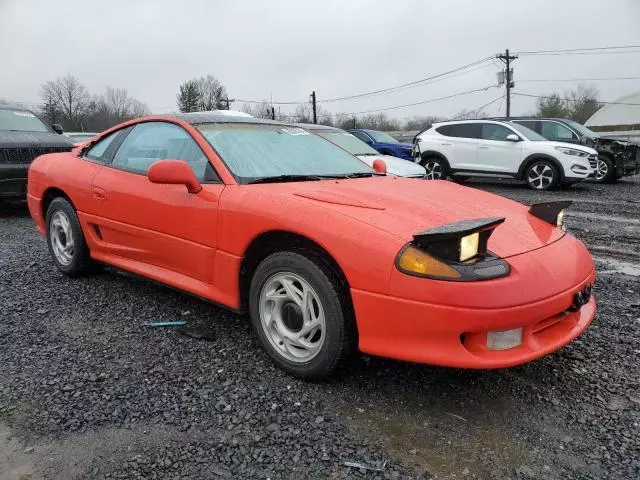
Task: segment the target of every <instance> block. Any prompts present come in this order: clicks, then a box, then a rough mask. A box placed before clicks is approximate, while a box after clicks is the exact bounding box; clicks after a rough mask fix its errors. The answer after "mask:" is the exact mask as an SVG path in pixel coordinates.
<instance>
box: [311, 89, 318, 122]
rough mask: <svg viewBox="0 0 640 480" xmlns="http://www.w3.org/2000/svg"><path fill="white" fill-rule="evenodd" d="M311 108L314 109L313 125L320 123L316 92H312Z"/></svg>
mask: <svg viewBox="0 0 640 480" xmlns="http://www.w3.org/2000/svg"><path fill="white" fill-rule="evenodd" d="M311 106H312V107H313V123H318V117H317V115H316V92H315V90H314V91H313V92H311Z"/></svg>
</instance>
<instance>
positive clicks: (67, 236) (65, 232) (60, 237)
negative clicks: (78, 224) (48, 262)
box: [49, 210, 75, 267]
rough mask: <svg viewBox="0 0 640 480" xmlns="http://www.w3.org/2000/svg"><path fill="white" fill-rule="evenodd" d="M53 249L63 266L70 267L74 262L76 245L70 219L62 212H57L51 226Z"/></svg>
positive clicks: (50, 233)
mask: <svg viewBox="0 0 640 480" xmlns="http://www.w3.org/2000/svg"><path fill="white" fill-rule="evenodd" d="M49 235H50V236H51V249H52V250H53V254H54V255H55V257H56V260H58V262H60V264H61V265H64V266H65V267H66V266H69V265H70V264H71V262H72V261H73V254H74V250H75V243H74V239H73V231H72V229H71V222H70V221H69V217H67V214H66V213H64V212H63V211H62V210H56V212H55V213H54V214H53V216H52V217H51V223H50V224H49Z"/></svg>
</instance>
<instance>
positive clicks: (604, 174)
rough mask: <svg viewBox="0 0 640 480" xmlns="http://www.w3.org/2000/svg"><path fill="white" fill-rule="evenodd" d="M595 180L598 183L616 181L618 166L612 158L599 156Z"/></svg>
mask: <svg viewBox="0 0 640 480" xmlns="http://www.w3.org/2000/svg"><path fill="white" fill-rule="evenodd" d="M595 181H596V183H612V182H615V181H616V167H615V165H614V163H613V161H612V160H611V159H610V158H608V157H603V156H600V155H599V156H598V163H597V164H596V174H595Z"/></svg>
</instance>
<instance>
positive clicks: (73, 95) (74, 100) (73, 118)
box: [40, 75, 91, 128]
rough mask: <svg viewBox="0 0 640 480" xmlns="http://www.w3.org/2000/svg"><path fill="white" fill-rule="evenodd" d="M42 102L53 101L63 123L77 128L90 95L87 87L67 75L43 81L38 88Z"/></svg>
mask: <svg viewBox="0 0 640 480" xmlns="http://www.w3.org/2000/svg"><path fill="white" fill-rule="evenodd" d="M40 96H41V97H42V99H43V102H44V103H47V102H53V103H52V104H54V105H55V106H56V108H57V109H58V110H59V111H60V113H61V115H62V118H63V119H64V123H65V124H66V125H67V126H70V127H72V128H78V127H80V126H81V124H82V120H83V119H84V117H85V116H86V115H87V113H88V109H89V106H90V105H89V102H90V100H91V97H90V95H89V92H88V90H87V88H86V87H85V86H84V85H82V84H81V83H80V81H79V80H78V79H77V78H76V77H74V76H72V75H67V76H65V77H60V78H57V79H55V80H49V81H47V82H45V83H44V85H43V86H42V88H41V90H40Z"/></svg>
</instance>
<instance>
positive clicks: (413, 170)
mask: <svg viewBox="0 0 640 480" xmlns="http://www.w3.org/2000/svg"><path fill="white" fill-rule="evenodd" d="M357 157H358V158H359V159H360V160H362V161H363V162H364V163H366V164H367V165H369V166H370V167H372V166H373V161H374V160H376V159H378V158H379V159H381V160H384V163H386V164H387V173H388V174H389V175H396V176H399V177H424V175H425V174H426V173H427V171H426V170H425V169H424V167H422V166H420V165H418V164H417V163H413V162H410V161H409V160H403V159H401V158H398V157H392V156H391V155H380V154H377V155H357Z"/></svg>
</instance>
